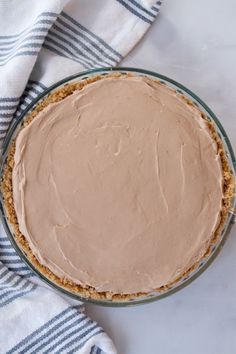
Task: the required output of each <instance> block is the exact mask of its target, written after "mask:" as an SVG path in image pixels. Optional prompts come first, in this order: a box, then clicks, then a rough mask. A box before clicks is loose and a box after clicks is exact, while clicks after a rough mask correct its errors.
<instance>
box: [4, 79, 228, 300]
mask: <svg viewBox="0 0 236 354" xmlns="http://www.w3.org/2000/svg"><path fill="white" fill-rule="evenodd" d="M125 75H126V76H133V75H132V74H125ZM111 76H112V77H120V76H124V74H121V73H112V74H107V75H106V76H101V75H97V76H94V77H91V78H88V79H85V80H82V81H79V82H75V83H70V84H66V85H65V86H64V87H63V88H60V89H58V90H57V91H55V92H53V93H51V94H49V95H48V96H47V97H46V98H45V99H44V100H43V101H41V102H40V103H39V104H38V105H37V106H36V107H35V108H34V109H33V111H31V112H30V113H29V114H28V115H27V116H26V118H25V119H24V121H23V124H22V126H21V129H23V128H24V127H26V126H27V125H28V124H30V122H31V121H32V120H33V119H34V118H35V117H36V116H37V114H38V113H39V112H40V111H42V110H43V109H44V108H45V107H47V106H48V105H49V104H51V103H55V102H59V101H61V100H63V99H64V98H65V97H67V96H68V95H71V94H72V93H73V92H74V91H75V90H81V89H82V88H83V87H85V86H86V85H87V84H89V83H92V82H95V81H98V80H100V79H102V78H107V77H111ZM155 81H157V80H155ZM157 82H158V83H159V84H160V85H163V83H161V82H159V81H157ZM177 94H178V95H179V96H180V97H181V98H182V99H183V100H185V102H186V103H187V104H189V105H191V106H193V107H195V109H198V111H200V110H199V108H198V107H196V105H195V104H194V103H193V102H192V101H191V100H189V99H188V98H186V97H185V96H184V95H182V94H180V93H177ZM201 116H202V119H204V120H205V121H206V122H207V124H208V127H209V131H210V134H211V136H212V139H214V140H215V142H216V144H217V150H218V154H219V156H220V159H221V164H222V174H223V181H224V184H223V199H222V209H221V220H220V223H219V226H218V227H217V229H216V231H215V232H214V234H213V235H210V236H209V239H208V240H207V241H206V246H205V248H204V250H203V252H202V254H201V255H200V256H199V257H198V258H197V259H195V260H194V261H193V264H192V265H191V267H188V269H186V270H185V271H184V272H183V273H182V274H181V275H180V276H178V277H177V278H176V279H175V280H174V281H172V282H171V283H168V284H166V285H163V286H162V287H160V288H157V289H156V291H157V292H160V293H162V292H164V291H166V290H168V289H170V288H172V287H173V286H174V285H175V284H176V283H179V282H180V281H181V280H182V279H185V278H186V277H188V276H189V274H190V273H192V272H193V271H194V270H196V269H197V268H198V266H199V265H200V263H201V262H202V260H203V259H204V258H205V257H207V256H209V255H210V253H211V250H212V246H213V245H214V244H216V243H217V241H218V240H219V238H220V235H221V232H222V230H223V227H224V224H225V221H226V219H227V215H228V213H229V211H230V209H231V207H232V198H233V195H234V188H235V180H234V175H233V172H232V171H231V169H230V166H229V164H228V160H227V156H226V152H225V150H224V147H223V143H222V141H221V138H220V137H219V135H218V133H217V131H216V128H215V125H214V123H213V122H211V121H209V120H208V118H207V116H206V115H205V114H204V113H202V112H201ZM14 153H15V139H14V140H12V142H11V145H10V147H9V150H8V156H7V159H6V162H5V165H4V169H3V174H2V180H1V187H0V189H1V192H2V195H3V201H4V207H5V211H6V214H7V221H8V223H9V224H10V226H11V228H12V230H13V233H14V238H15V240H16V242H17V245H18V246H19V248H20V249H21V250H22V251H23V252H24V253H25V255H26V257H27V258H28V260H29V261H30V263H31V264H32V265H33V266H34V267H35V268H36V269H37V270H38V271H39V272H40V273H42V274H43V275H44V276H45V277H46V278H47V279H49V280H50V281H52V282H53V283H55V284H57V285H59V286H60V287H63V288H64V289H66V290H68V291H69V292H71V293H74V294H77V295H79V296H81V297H83V298H89V299H93V300H113V301H121V302H122V301H128V300H130V299H136V298H140V297H142V296H145V295H148V293H141V292H140V293H135V294H114V293H111V292H97V291H96V289H95V288H93V287H90V286H81V285H78V284H76V283H74V282H72V281H70V280H68V279H65V278H64V279H62V278H59V277H58V276H56V275H55V274H54V273H52V272H51V270H50V269H48V268H47V267H45V266H43V265H42V264H41V263H40V262H39V261H38V260H37V258H36V257H35V256H34V254H33V253H32V251H31V249H30V247H29V244H28V242H27V241H26V239H25V237H24V235H23V234H22V233H21V232H20V230H19V225H18V221H17V216H16V212H15V209H14V203H13V189H12V170H13V167H14Z"/></svg>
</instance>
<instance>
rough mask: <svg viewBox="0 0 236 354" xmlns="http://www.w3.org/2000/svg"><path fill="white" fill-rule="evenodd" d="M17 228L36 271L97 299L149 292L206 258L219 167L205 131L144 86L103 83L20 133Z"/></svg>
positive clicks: (166, 92)
mask: <svg viewBox="0 0 236 354" xmlns="http://www.w3.org/2000/svg"><path fill="white" fill-rule="evenodd" d="M14 159H15V166H14V169H13V175H12V183H13V196H14V207H15V211H16V215H17V219H18V222H19V228H20V231H21V232H22V234H23V235H24V236H25V237H26V239H27V241H28V242H29V245H30V247H31V249H32V252H33V253H34V254H35V256H36V257H37V258H38V260H39V261H40V263H42V264H43V265H45V266H47V267H48V268H49V269H50V270H51V271H52V272H53V273H55V274H56V275H57V276H59V277H61V278H67V279H69V280H72V281H74V282H75V283H78V284H81V285H90V286H92V287H94V288H95V289H96V290H97V291H111V292H114V293H119V294H129V293H135V292H148V291H151V290H153V289H155V288H158V287H160V286H162V285H165V284H167V283H169V282H171V281H172V280H174V279H175V278H176V277H177V276H178V275H181V274H182V273H183V272H184V271H185V270H187V269H188V268H189V267H190V266H191V265H192V264H193V263H194V261H195V260H196V259H198V258H199V257H200V256H201V255H203V254H204V252H205V251H206V247H207V245H208V244H209V241H210V238H211V236H212V235H213V233H214V231H215V229H216V227H217V225H218V224H219V221H220V211H221V207H222V205H221V204H222V197H223V191H222V182H223V177H222V169H221V162H220V158H219V156H218V155H217V148H216V143H215V141H214V140H213V139H212V137H211V135H210V132H209V129H208V126H207V123H206V122H205V120H204V119H203V118H202V117H201V114H200V112H199V110H198V109H197V108H195V107H194V106H191V105H189V104H187V103H186V102H185V101H184V100H183V99H182V98H181V97H180V96H179V95H178V94H177V93H176V92H175V91H173V90H171V89H169V88H167V87H165V86H163V85H161V84H159V83H156V82H154V81H152V80H150V79H148V78H145V77H143V78H141V77H124V78H106V79H101V80H99V81H97V82H95V83H92V84H89V85H87V86H85V88H84V89H82V90H81V91H75V92H74V93H73V94H72V95H71V96H68V97H67V98H65V99H64V100H62V101H60V102H58V103H55V104H51V105H49V106H48V107H46V108H45V109H44V110H43V111H42V112H40V113H39V114H38V115H37V117H36V118H35V119H34V120H33V121H32V122H31V123H30V124H29V125H28V126H27V127H26V128H24V129H23V130H22V131H21V132H20V133H19V135H18V137H17V139H16V152H15V157H14Z"/></svg>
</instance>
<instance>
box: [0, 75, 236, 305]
mask: <svg viewBox="0 0 236 354" xmlns="http://www.w3.org/2000/svg"><path fill="white" fill-rule="evenodd" d="M113 72H115V73H119V74H127V73H132V74H134V75H136V76H147V77H150V78H151V79H153V80H159V81H160V82H161V83H162V84H164V85H167V86H168V87H170V88H172V89H174V90H175V91H177V92H179V93H180V94H182V95H184V96H185V97H186V98H187V99H189V100H190V101H191V102H192V103H194V104H195V105H196V106H197V107H198V108H199V110H200V111H201V112H203V113H204V115H205V116H206V117H207V119H209V121H213V122H214V123H215V129H216V131H217V133H218V136H219V138H220V140H221V142H222V144H223V147H224V151H225V154H226V158H227V162H228V165H229V166H230V169H231V170H232V173H234V170H235V166H236V161H235V156H234V153H233V150H232V147H231V144H230V141H229V139H228V137H227V135H226V133H225V131H224V129H223V127H222V126H221V124H220V122H219V121H218V119H217V118H216V116H215V115H214V113H213V112H212V111H211V110H210V109H209V108H208V107H207V105H206V104H205V103H204V102H202V101H201V100H200V99H199V98H198V97H197V96H196V95H195V94H194V93H192V92H191V91H190V90H188V89H187V88H185V87H184V86H182V85H181V84H179V83H177V82H175V81H173V80H171V79H169V78H167V77H165V76H163V75H160V74H157V73H154V72H150V71H146V70H141V69H135V68H101V69H95V70H90V71H86V72H83V73H80V74H76V75H73V76H70V77H67V78H65V79H64V80H61V81H60V82H58V83H56V84H54V85H53V86H51V87H50V88H48V89H47V90H45V91H44V92H43V93H42V94H41V95H40V96H38V97H37V99H35V100H34V101H33V102H32V103H31V104H30V105H29V106H28V107H27V108H26V109H25V110H24V112H23V113H22V114H21V116H20V117H19V118H18V119H17V121H15V122H13V123H12V125H11V127H10V129H9V132H8V134H7V137H6V139H5V141H4V145H3V160H2V166H1V178H2V176H3V171H4V166H5V164H6V159H7V157H8V152H9V147H10V146H11V143H12V141H13V139H14V138H15V137H16V135H17V134H18V132H19V130H20V129H21V127H22V124H23V123H24V120H25V118H26V117H28V114H29V113H30V112H31V111H32V110H33V109H34V108H35V106H37V105H38V104H39V103H40V102H41V101H42V100H44V99H45V98H46V97H47V96H48V95H50V94H51V93H53V92H54V91H57V90H58V89H59V88H62V87H63V86H64V85H67V84H70V83H73V82H78V81H81V80H86V79H88V78H91V77H93V76H97V75H100V76H102V75H108V74H111V73H113ZM232 199H233V200H232V206H231V209H230V211H229V212H228V213H227V217H226V220H225V222H224V225H223V228H222V231H221V235H220V237H219V238H218V239H217V241H216V242H215V243H212V244H211V247H210V249H209V251H208V252H207V254H206V255H205V256H204V257H203V258H202V259H201V262H200V263H199V264H198V266H197V267H193V269H192V271H189V272H188V273H187V274H186V275H185V276H183V277H181V278H180V279H179V280H178V281H176V282H174V284H173V285H170V286H168V287H164V288H163V289H161V290H160V291H153V292H150V293H148V294H145V295H141V294H139V295H138V296H133V297H130V298H129V299H127V298H124V299H119V300H116V298H115V299H94V298H92V297H90V296H82V295H81V294H80V293H77V292H75V291H73V290H69V289H68V288H67V287H63V285H59V284H58V283H56V282H54V281H53V280H51V279H50V278H48V277H47V276H46V275H45V274H44V273H42V272H41V271H40V270H39V269H38V268H37V267H36V266H35V265H34V264H33V263H32V262H31V261H30V259H29V258H28V257H27V254H26V253H25V252H24V250H23V249H22V247H21V245H20V244H19V243H18V242H17V239H16V237H15V235H14V231H13V228H12V226H11V224H10V222H9V221H8V218H7V212H6V207H5V205H4V197H3V195H2V194H1V200H0V208H1V216H2V221H3V225H4V227H5V230H6V233H7V235H8V237H9V239H10V241H11V242H12V245H13V247H14V248H15V249H16V251H17V253H18V254H19V256H20V257H21V258H22V259H23V260H24V261H25V262H26V263H27V264H28V266H29V267H30V268H31V269H32V270H33V271H34V272H35V273H36V274H37V275H38V276H39V277H40V278H41V279H42V280H43V281H45V282H46V283H47V284H48V285H50V286H52V287H53V288H54V289H57V290H60V291H61V292H64V293H65V294H67V295H69V296H71V297H73V298H76V299H78V300H82V301H88V302H93V303H96V304H100V305H107V306H128V305H131V304H141V303H145V302H150V301H154V300H157V299H160V298H162V297H165V296H167V295H170V294H172V293H174V292H176V291H178V290H180V289H181V288H183V287H184V286H186V285H187V284H189V283H190V282H191V281H193V280H194V279H195V278H196V277H197V276H199V275H200V274H201V273H202V272H203V271H204V270H205V269H206V268H207V267H208V266H209V264H210V263H211V262H212V260H213V259H214V258H215V257H216V255H217V254H218V252H219V251H220V249H221V247H222V245H223V244H224V242H225V239H226V237H227V235H228V233H229V231H230V228H231V226H232V224H233V222H234V221H235V217H234V213H233V210H234V208H235V197H233V198H232Z"/></svg>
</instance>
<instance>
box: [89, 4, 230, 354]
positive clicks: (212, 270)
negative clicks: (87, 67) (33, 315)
mask: <svg viewBox="0 0 236 354" xmlns="http://www.w3.org/2000/svg"><path fill="white" fill-rule="evenodd" d="M235 13H236V1H235V0H225V1H220V0H198V1H196V0H178V1H177V0H172V1H171V0H165V1H164V4H163V6H162V9H161V13H160V15H159V17H158V19H157V21H156V22H155V23H154V25H153V26H152V28H151V29H150V30H149V32H148V33H147V34H146V35H145V37H144V38H143V40H142V41H141V43H139V44H138V45H137V46H136V48H135V49H134V50H133V51H132V52H131V53H130V54H129V55H128V56H127V58H126V59H125V60H124V61H123V63H122V65H123V66H125V65H126V66H135V67H140V68H145V69H150V70H154V71H157V72H159V73H161V74H164V75H166V76H169V77H171V78H173V79H175V80H177V81H179V82H180V83H182V84H184V85H185V86H187V87H188V88H190V89H191V90H192V91H194V92H195V93H196V94H197V95H199V97H200V98H202V99H203V100H204V101H205V102H206V103H207V104H208V105H209V107H210V108H211V109H212V110H213V111H214V112H215V113H216V115H217V116H218V117H219V119H220V120H221V122H222V124H223V126H224V128H225V130H226V132H227V134H228V135H229V137H230V139H231V143H232V145H233V148H234V150H235V147H236V22H235ZM87 310H88V313H89V315H90V316H91V317H92V318H94V319H95V320H97V321H98V322H99V323H100V324H101V325H102V326H103V327H104V329H105V330H106V331H107V332H108V334H109V335H110V336H111V337H112V338H113V340H114V341H115V344H116V346H117V349H118V352H119V354H190V353H191V354H235V353H236V226H234V228H233V229H232V231H231V234H230V237H229V238H228V240H227V242H226V244H225V246H224V247H223V249H222V251H221V253H220V254H219V256H218V257H217V259H216V260H215V261H214V262H213V263H212V265H211V266H210V267H209V268H208V269H207V270H206V271H205V272H204V273H203V274H202V275H201V276H200V277H199V278H198V279H197V280H195V281H194V282H193V283H192V284H190V285H189V286H188V287H186V288H184V289H183V290H181V291H180V292H178V293H176V294H174V295H172V296H170V297H168V298H165V299H163V300H160V301H158V302H155V303H151V304H148V305H143V306H138V307H131V308H118V309H112V308H103V307H99V306H95V305H88V306H87Z"/></svg>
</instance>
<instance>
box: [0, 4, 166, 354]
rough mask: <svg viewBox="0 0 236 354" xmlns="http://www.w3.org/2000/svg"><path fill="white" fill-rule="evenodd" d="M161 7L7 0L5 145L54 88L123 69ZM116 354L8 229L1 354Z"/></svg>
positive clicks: (0, 235) (1, 17)
mask: <svg viewBox="0 0 236 354" xmlns="http://www.w3.org/2000/svg"><path fill="white" fill-rule="evenodd" d="M160 5H161V1H156V0H106V1H99V0H41V1H38V0H22V1H19V0H10V1H9V0H0V143H1V144H2V141H3V139H4V137H5V135H6V132H7V130H8V127H9V124H10V123H11V122H12V120H13V119H17V118H18V117H19V115H20V113H21V112H22V111H23V110H24V109H25V108H26V106H27V105H28V104H29V103H31V102H32V100H33V99H35V98H36V97H37V95H39V94H41V93H42V92H43V91H44V90H45V89H46V88H47V87H48V86H50V85H51V84H53V83H55V82H56V81H58V80H60V79H62V78H63V77H66V76H68V75H71V74H75V73H77V72H79V71H83V70H86V69H89V68H96V67H101V66H106V67H107V66H115V65H117V63H119V62H120V61H121V60H122V59H123V57H124V56H125V55H126V54H127V53H128V52H129V51H130V50H131V49H132V48H133V46H134V45H135V44H136V43H137V42H138V41H139V40H140V38H141V37H142V36H143V34H144V33H145V32H146V30H147V29H148V28H149V26H150V25H151V23H152V22H153V21H154V20H155V18H156V16H157V14H158V12H159V7H160ZM102 352H104V353H110V354H114V353H116V350H115V348H114V345H113V343H112V341H111V340H110V339H109V337H108V336H107V335H106V334H105V333H104V331H103V330H102V328H101V327H99V326H98V325H97V324H96V323H95V322H94V321H92V320H91V319H89V318H88V317H87V316H86V315H85V313H84V307H83V304H81V303H79V302H78V301H74V300H72V299H69V298H66V297H65V296H62V295H60V294H58V293H56V292H54V291H52V290H50V289H48V288H47V287H45V286H44V285H42V284H41V283H39V282H38V280H37V279H36V278H35V276H34V275H33V274H32V273H31V271H30V270H29V269H28V268H27V266H26V265H25V264H24V263H23V262H22V261H21V259H20V258H19V257H18V256H17V254H16V253H15V251H14V249H13V248H12V247H11V244H10V243H9V241H8V239H7V237H6V235H5V233H4V230H3V228H2V225H0V353H84V354H85V353H93V354H95V353H102Z"/></svg>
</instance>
